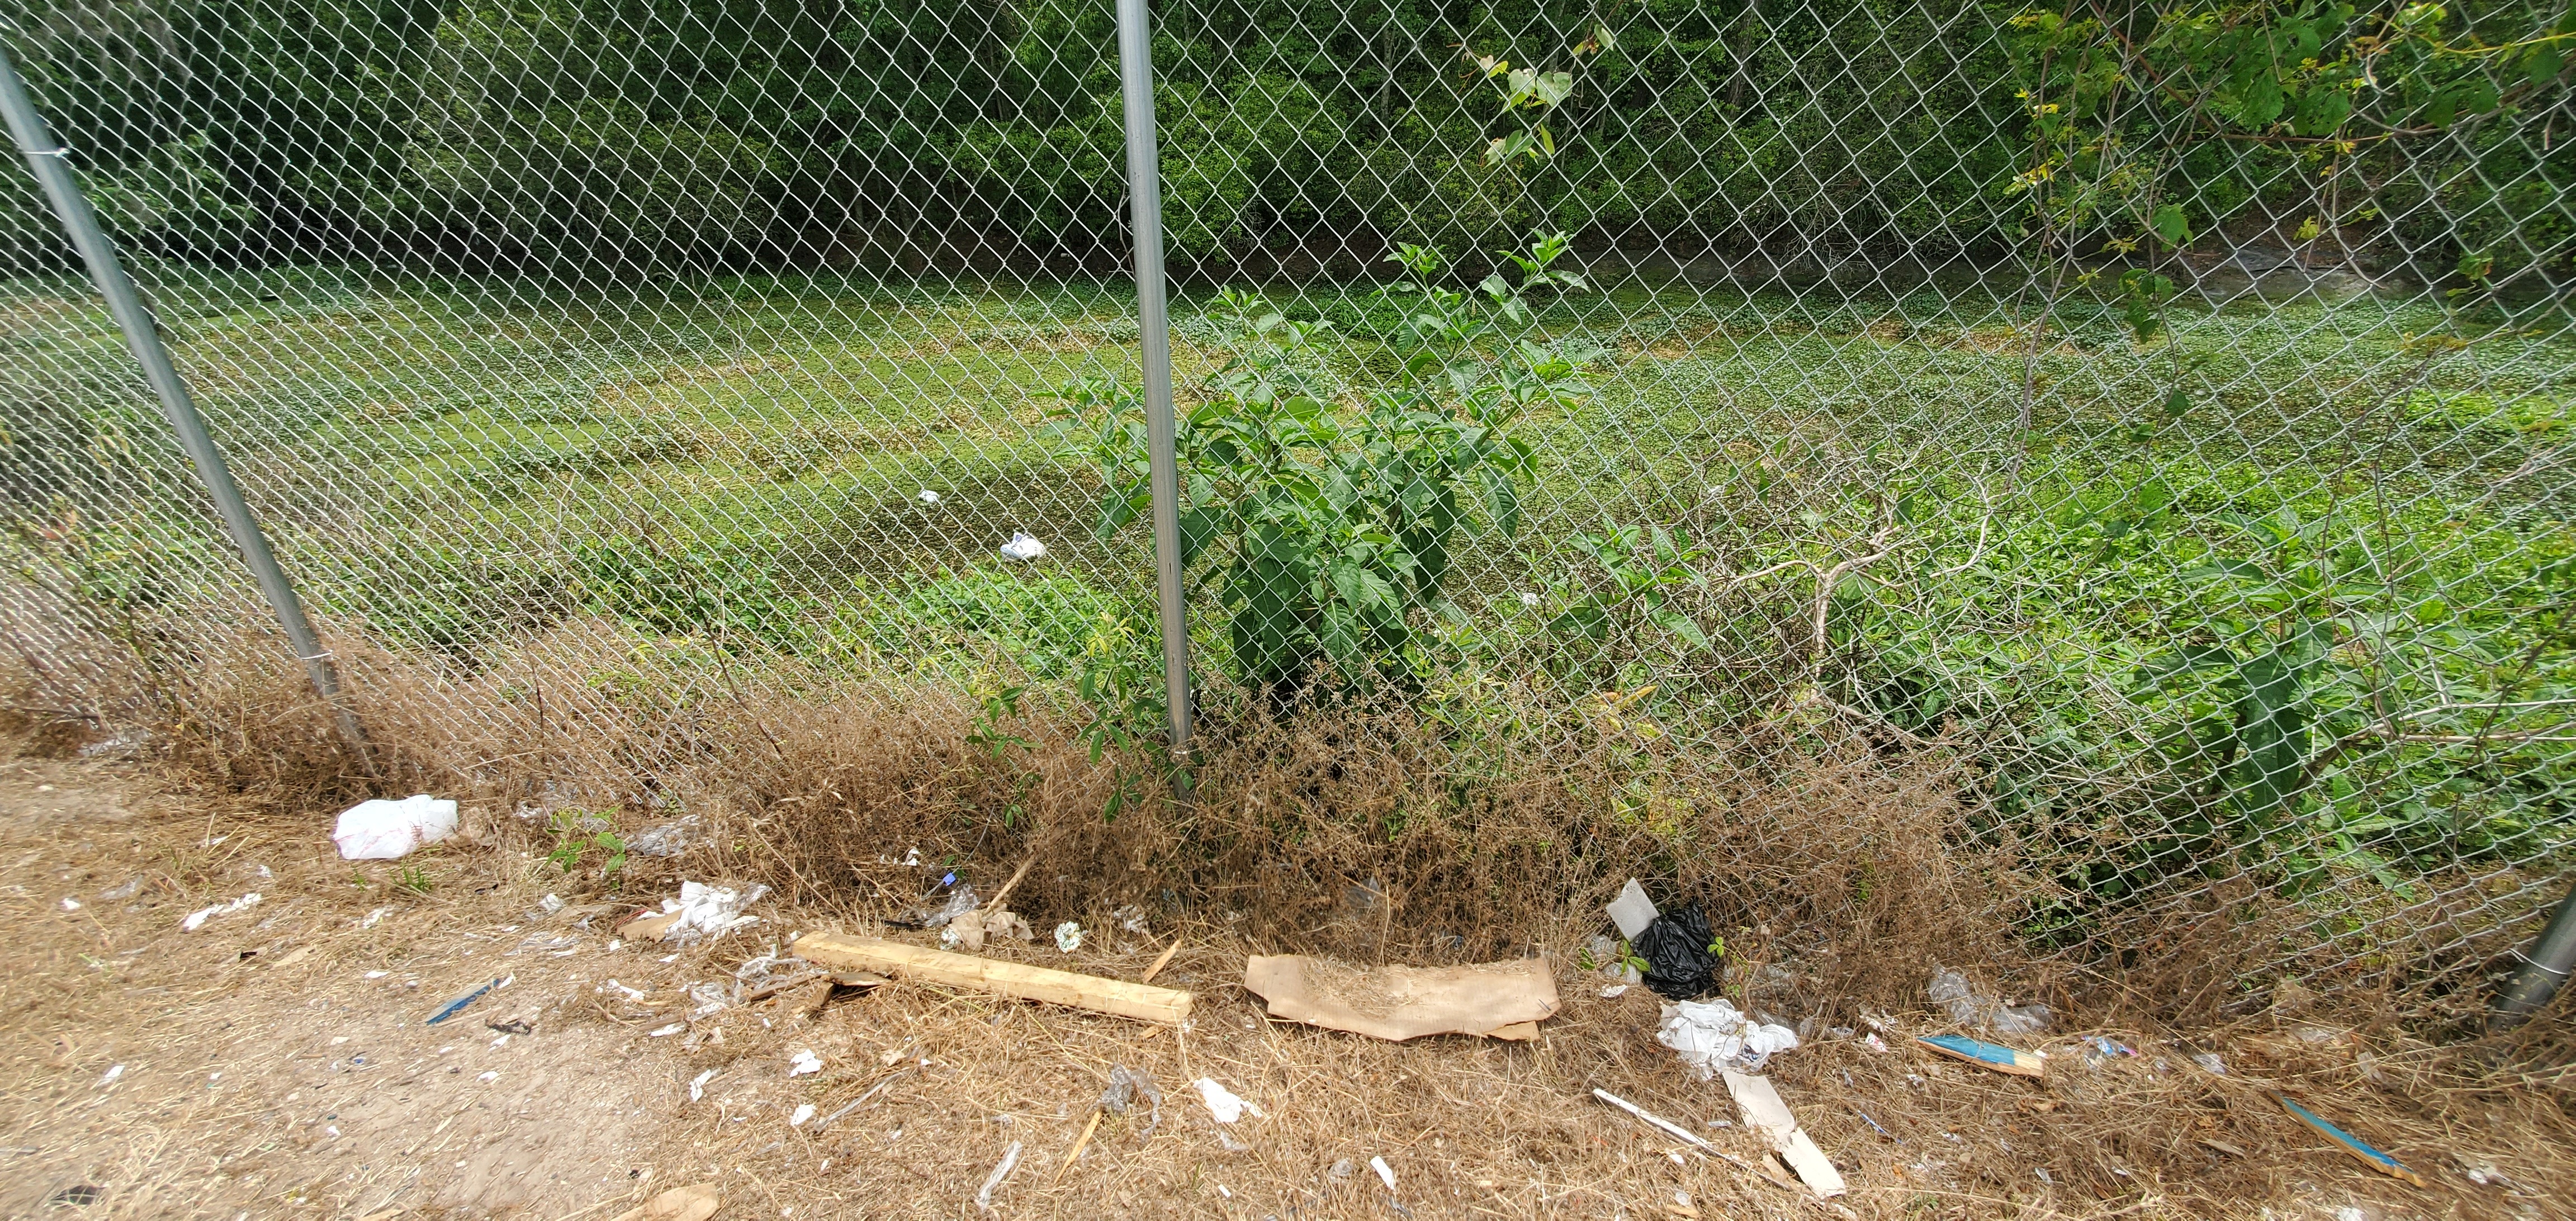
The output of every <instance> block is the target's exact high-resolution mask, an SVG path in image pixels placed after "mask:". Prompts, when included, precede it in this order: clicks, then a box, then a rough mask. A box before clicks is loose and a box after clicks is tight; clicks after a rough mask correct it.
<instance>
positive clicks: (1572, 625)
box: [1547, 598, 1610, 640]
mask: <svg viewBox="0 0 2576 1221" xmlns="http://www.w3.org/2000/svg"><path fill="white" fill-rule="evenodd" d="M1547 630H1548V631H1549V632H1550V633H1552V634H1554V635H1558V636H1576V637H1581V638H1582V639H1585V640H1601V639H1605V638H1607V637H1608V636H1609V635H1610V612H1609V611H1607V610H1605V609H1603V608H1602V606H1601V604H1600V603H1599V602H1598V601H1595V600H1593V599H1589V598H1587V599H1585V600H1583V601H1581V602H1578V603H1575V604H1574V606H1572V607H1571V608H1569V609H1567V610H1566V611H1565V612H1564V613H1562V614H1559V615H1558V616H1557V617H1556V618H1554V619H1550V620H1548V623H1547Z"/></svg>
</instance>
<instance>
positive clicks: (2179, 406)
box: [2165, 389, 2191, 420]
mask: <svg viewBox="0 0 2576 1221" xmlns="http://www.w3.org/2000/svg"><path fill="white" fill-rule="evenodd" d="M2190 411H2191V397H2190V396H2189V395H2186V394H2184V393H2183V392H2182V391H2181V390H2179V389H2177V390H2175V391H2174V392H2173V393H2171V394H2168V395H2166V396H2165V418H2166V419H2168V420H2179V419H2181V418H2183V416H2185V415H2186V414H2189V413H2190Z"/></svg>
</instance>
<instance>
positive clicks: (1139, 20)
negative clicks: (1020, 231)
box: [1118, 0, 1190, 788]
mask: <svg viewBox="0 0 2576 1221" xmlns="http://www.w3.org/2000/svg"><path fill="white" fill-rule="evenodd" d="M1145 3H1146V0H1118V69H1119V77H1120V79H1121V80H1122V81H1123V82H1124V83H1125V86H1126V114H1127V185H1128V206H1129V209H1130V215H1131V217H1132V218H1133V223H1132V224H1131V226H1130V229H1131V231H1132V233H1133V236H1134V237H1135V241H1136V322H1137V326H1138V329H1139V330H1140V331H1141V332H1142V333H1143V341H1144V356H1145V439H1146V445H1147V447H1148V448H1149V449H1151V451H1152V455H1151V459H1152V460H1151V470H1150V472H1149V474H1150V478H1151V482H1152V485H1153V495H1154V578H1155V587H1156V590H1157V593H1158V595H1159V601H1160V602H1161V604H1162V612H1163V693H1164V696H1165V698H1166V699H1167V700H1168V702H1169V703H1170V706H1171V710H1172V724H1171V733H1172V762H1173V763H1174V765H1175V766H1176V768H1178V769H1179V781H1180V783H1181V784H1182V785H1183V786H1184V788H1186V786H1187V784H1188V776H1189V773H1188V771H1187V768H1186V764H1187V762H1188V759H1189V744H1190V624H1189V611H1188V608H1187V607H1186V606H1184V605H1183V604H1182V601H1181V597H1182V592H1181V504H1180V500H1181V463H1180V456H1179V454H1178V452H1177V448H1176V447H1177V444H1178V442H1177V437H1178V431H1179V430H1178V428H1177V427H1176V426H1175V424H1174V422H1173V419H1172V328H1171V317H1170V315H1169V314H1168V313H1167V312H1166V310H1165V309H1164V303H1163V186H1162V179H1161V176H1160V169H1159V162H1158V158H1157V154H1156V152H1155V147H1154V65H1153V61H1152V56H1151V54H1150V48H1151V31H1150V29H1149V26H1148V23H1147V14H1146V11H1145Z"/></svg>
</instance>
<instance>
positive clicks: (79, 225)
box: [0, 46, 369, 759]
mask: <svg viewBox="0 0 2576 1221" xmlns="http://www.w3.org/2000/svg"><path fill="white" fill-rule="evenodd" d="M0 119H5V120H6V121H7V122H8V124H9V133H10V135H12V136H14V137H16V139H17V141H18V151H20V152H22V153H24V154H26V157H27V165H28V167H29V168H31V169H33V170H34V171H35V172H36V180H37V181H38V182H39V183H41V184H43V186H44V188H45V198H46V199H47V200H48V201H50V202H51V203H52V204H53V207H54V215H55V216H57V217H59V218H60V219H61V220H62V223H63V232H64V233H65V234H67V235H68V236H70V238H71V240H72V245H73V246H74V247H76V248H78V249H79V251H80V255H81V261H82V262H84V263H87V264H88V265H89V275H90V279H91V280H92V281H94V282H96V283H97V285H98V291H99V295H101V296H103V297H105V298H107V310H108V313H110V314H112V315H114V316H115V318H116V325H117V328H118V329H119V330H122V331H123V332H125V346H126V348H127V349H128V350H130V351H132V352H133V353H134V359H135V360H136V361H138V362H141V364H142V365H143V379H144V380H145V381H146V382H149V383H150V384H151V386H152V392H153V393H154V394H155V395H156V396H158V397H159V398H160V400H161V410H162V414H164V415H166V416H167V417H169V420H170V428H171V431H173V432H176V433H178V434H179V444H180V447H181V448H183V449H185V450H187V451H188V459H189V461H191V462H193V463H195V464H196V467H197V477H198V478H199V479H202V480H204V482H205V485H206V492H207V493H208V494H209V495H211V496H213V497H214V500H215V509H216V511H217V512H219V513H221V514H222V515H223V519H224V527H225V528H226V529H227V530H229V531H230V532H231V533H232V537H233V543H234V545H236V546H238V547H240V548H241V553H242V561H243V562H244V563H246V564H248V565H249V566H250V572H251V576H252V578H253V579H255V580H256V581H258V582H259V591H260V593H261V594H262V595H263V596H265V597H266V598H267V599H268V605H269V608H270V609H271V610H274V611H275V612H277V623H278V626H279V627H282V628H284V629H285V630H286V640H287V643H288V644H289V645H291V646H292V647H293V648H294V650H295V656H296V659H297V660H299V661H302V662H303V663H304V672H305V675H306V676H307V677H309V678H311V679H312V680H313V689H314V690H315V691H316V692H318V693H320V694H321V696H322V698H323V700H324V702H326V703H328V704H330V705H331V710H332V712H333V713H334V714H335V715H336V716H338V718H339V721H340V732H341V733H342V734H343V735H345V736H346V737H347V738H348V740H349V744H350V745H351V746H354V747H356V748H357V750H358V753H359V757H360V758H361V759H368V758H369V752H368V749H367V739H366V734H365V732H364V731H363V730H361V729H360V728H359V727H358V720H357V718H356V717H355V716H353V715H351V714H350V712H349V709H348V707H347V706H346V705H344V704H343V703H341V701H340V681H339V676H338V675H337V674H335V673H334V672H333V670H332V667H331V655H330V654H329V653H328V652H325V651H324V650H323V648H322V644H321V642H320V641H319V640H318V639H316V638H315V637H314V635H313V624H312V623H311V622H310V621H308V620H307V619H306V618H305V617H304V605H303V603H301V602H299V601H297V600H296V597H295V587H294V586H293V585H290V584H288V583H287V580H286V573H285V572H284V571H282V570H281V569H279V568H278V566H277V557H276V556H275V555H274V554H272V553H270V551H269V549H268V536H267V535H265V534H263V533H261V532H260V528H259V522H258V520H257V519H255V518H253V517H252V516H251V515H250V506H249V505H247V504H244V503H243V502H242V495H241V489H240V488H239V487H237V486H235V485H234V483H233V476H232V471H231V469H230V468H228V467H227V466H225V464H224V455H223V451H221V450H218V449H216V448H215V441H214V438H213V437H212V436H210V435H208V433H207V432H206V422H205V420H204V418H203V417H201V416H199V415H198V414H197V404H196V400H195V399H194V398H192V397H190V396H189V394H188V384H187V383H186V382H183V381H181V380H180V379H179V371H178V369H177V368H176V367H174V366H172V365H171V363H170V352H169V350H168V349H167V348H164V347H163V346H162V345H161V333H160V331H159V330H158V329H157V327H156V325H155V324H154V322H153V320H152V314H151V311H149V310H147V309H145V308H144V305H143V299H142V297H140V296H139V295H137V294H136V293H135V291H134V283H133V281H131V280H129V279H127V278H126V275H125V268H124V265H123V264H122V263H120V262H119V261H118V260H117V257H116V247H115V245H114V244H113V243H111V242H110V241H109V240H108V237H107V234H106V232H105V231H103V230H101V229H100V228H99V226H98V216H97V214H96V213H94V212H92V211H91V210H90V206H89V198H88V197H87V196H85V195H83V194H81V189H80V183H79V181H78V180H77V179H76V178H74V177H73V176H72V167H71V150H70V149H68V148H65V147H63V146H62V144H61V143H60V142H59V141H57V140H55V139H54V136H53V132H52V131H51V130H50V129H49V128H47V127H46V125H45V119H44V116H43V115H40V114H38V113H36V106H35V103H34V102H33V101H31V100H30V99H29V98H28V96H27V86H26V83H25V82H24V81H23V80H21V79H19V76H18V64H17V61H16V60H14V59H13V58H11V57H10V55H9V51H8V48H6V47H5V46H0Z"/></svg>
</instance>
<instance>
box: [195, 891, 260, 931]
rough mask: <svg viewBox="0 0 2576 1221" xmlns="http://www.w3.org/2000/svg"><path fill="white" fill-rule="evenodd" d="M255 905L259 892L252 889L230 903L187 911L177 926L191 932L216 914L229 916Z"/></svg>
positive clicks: (204, 924) (257, 901) (202, 925)
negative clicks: (186, 914) (185, 916)
mask: <svg viewBox="0 0 2576 1221" xmlns="http://www.w3.org/2000/svg"><path fill="white" fill-rule="evenodd" d="M257 906H259V892H258V891H256V890H254V891H252V892H250V893H249V894H246V895H243V896H242V897H240V898H238V899H235V900H233V901H232V902H230V903H218V904H215V905H214V906H213V907H200V908H198V909H197V910H195V911H192V912H189V913H188V918H187V919H185V920H182V921H180V922H179V927H180V928H181V929H183V930H185V931H187V932H191V933H193V932H196V931H197V930H198V929H201V928H204V927H206V921H208V920H212V919H214V918H215V917H217V916H229V915H231V914H233V913H234V912H243V911H249V910H250V909H252V908H254V907H257Z"/></svg>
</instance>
